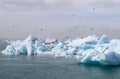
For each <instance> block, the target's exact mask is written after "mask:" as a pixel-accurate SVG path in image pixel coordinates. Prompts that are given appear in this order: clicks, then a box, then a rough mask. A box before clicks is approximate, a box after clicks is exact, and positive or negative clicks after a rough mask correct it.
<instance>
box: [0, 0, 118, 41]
mask: <svg viewBox="0 0 120 79" xmlns="http://www.w3.org/2000/svg"><path fill="white" fill-rule="evenodd" d="M119 10H120V1H119V0H0V38H1V39H23V38H25V37H27V36H28V35H29V34H33V35H35V36H37V37H39V38H43V39H45V38H47V37H51V38H58V39H64V38H68V37H73V38H74V37H79V36H87V35H92V34H96V35H102V34H107V35H108V36H110V37H111V38H114V37H115V38H120V36H119V33H120V31H119V30H120V28H119V26H120V23H119V21H120V11H119Z"/></svg>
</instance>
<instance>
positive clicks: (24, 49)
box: [2, 35, 47, 55]
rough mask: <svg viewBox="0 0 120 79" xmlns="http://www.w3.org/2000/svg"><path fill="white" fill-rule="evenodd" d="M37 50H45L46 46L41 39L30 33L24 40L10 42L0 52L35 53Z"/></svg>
mask: <svg viewBox="0 0 120 79" xmlns="http://www.w3.org/2000/svg"><path fill="white" fill-rule="evenodd" d="M37 50H40V51H46V50H47V46H45V44H44V43H43V42H42V41H41V40H39V39H37V38H36V37H34V36H32V35H30V36H29V37H28V38H26V39H25V40H24V41H16V42H12V43H11V45H8V46H7V48H6V49H5V50H4V51H2V53H3V54H5V55H21V54H22V55H36V54H37V52H36V51H37Z"/></svg>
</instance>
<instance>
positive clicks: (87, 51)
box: [2, 35, 120, 65]
mask: <svg viewBox="0 0 120 79" xmlns="http://www.w3.org/2000/svg"><path fill="white" fill-rule="evenodd" d="M2 54H4V55H41V54H45V55H52V56H54V57H60V58H61V57H62V58H63V57H64V58H65V57H71V56H75V57H76V58H77V59H78V60H79V62H80V63H87V64H98V65H120V40H118V39H112V40H111V41H109V40H108V37H107V36H106V35H103V36H101V37H100V38H98V37H96V36H94V35H93V36H88V37H86V38H83V39H80V38H78V39H74V40H68V41H65V42H60V41H57V40H56V39H47V40H46V41H45V42H42V41H41V40H39V39H37V38H36V37H34V36H31V35H30V36H29V37H28V38H27V39H25V40H24V41H15V42H11V44H10V45H8V46H7V47H6V49H5V50H4V51H2Z"/></svg>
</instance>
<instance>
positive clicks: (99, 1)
mask: <svg viewBox="0 0 120 79" xmlns="http://www.w3.org/2000/svg"><path fill="white" fill-rule="evenodd" d="M88 5H90V6H92V7H97V8H103V9H105V8H111V9H113V8H119V7H120V1H119V0H94V1H91V2H89V3H88Z"/></svg>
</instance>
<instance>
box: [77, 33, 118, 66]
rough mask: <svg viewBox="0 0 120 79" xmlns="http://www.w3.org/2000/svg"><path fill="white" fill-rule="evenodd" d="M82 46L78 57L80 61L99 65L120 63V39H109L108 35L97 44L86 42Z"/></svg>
mask: <svg viewBox="0 0 120 79" xmlns="http://www.w3.org/2000/svg"><path fill="white" fill-rule="evenodd" d="M84 44H85V45H83V46H82V47H81V48H80V51H78V53H77V56H76V58H77V59H78V60H79V61H80V63H86V64H97V65H119V64H120V40H111V41H108V38H107V36H106V35H103V36H102V37H101V38H100V39H98V40H97V43H96V44H94V43H93V44H92V45H91V44H86V43H84Z"/></svg>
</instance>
